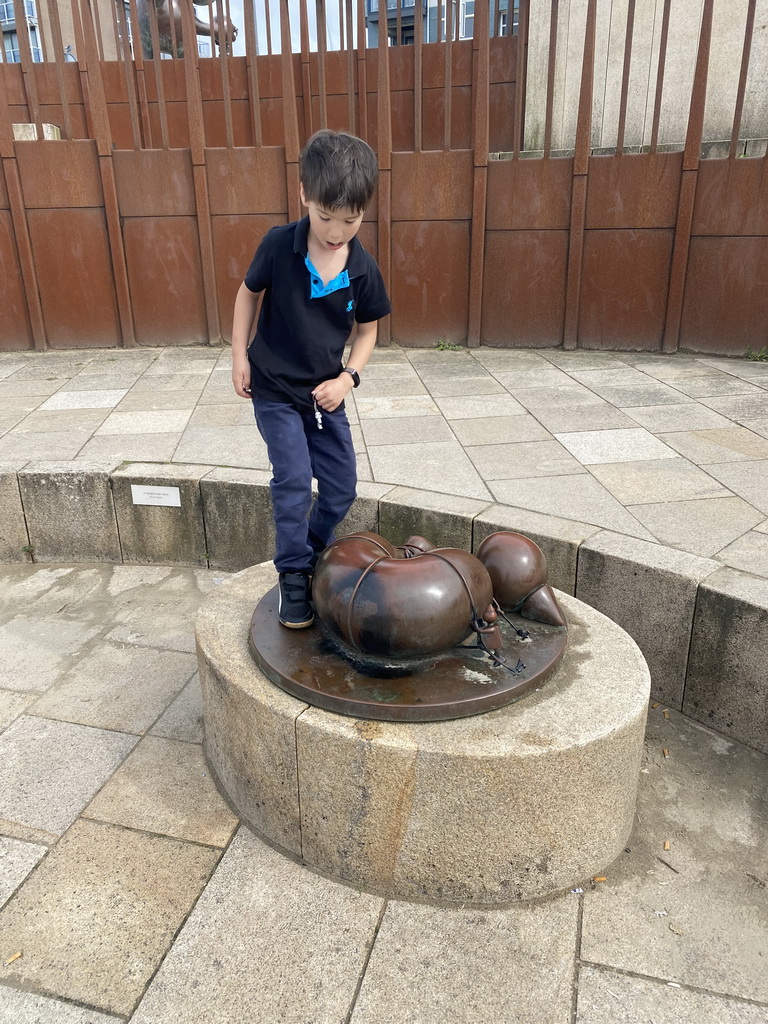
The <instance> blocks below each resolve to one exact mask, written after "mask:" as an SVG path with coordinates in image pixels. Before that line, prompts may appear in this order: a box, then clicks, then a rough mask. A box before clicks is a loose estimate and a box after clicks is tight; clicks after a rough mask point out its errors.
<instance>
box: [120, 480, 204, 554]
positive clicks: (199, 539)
mask: <svg viewBox="0 0 768 1024" xmlns="http://www.w3.org/2000/svg"><path fill="white" fill-rule="evenodd" d="M208 472H209V467H208V466H199V465H184V466H175V465H172V464H170V463H163V464H161V465H153V464H152V463H142V462H137V463H133V464H132V465H130V466H127V467H125V468H124V469H118V470H116V471H115V472H114V473H113V474H112V488H113V493H114V499H115V511H116V513H117V525H118V529H119V530H120V545H121V547H122V552H123V561H124V562H161V563H164V564H166V565H207V563H208V555H207V550H206V540H205V527H204V526H203V502H202V497H201V495H200V480H201V479H202V477H204V476H205V475H206V474H207V473H208ZM134 485H135V486H149V487H169V488H177V489H178V491H179V495H178V497H179V501H180V505H179V506H178V507H173V506H162V505H137V504H135V503H134V494H133V490H132V488H133V486H134Z"/></svg>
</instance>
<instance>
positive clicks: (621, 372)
mask: <svg viewBox="0 0 768 1024" xmlns="http://www.w3.org/2000/svg"><path fill="white" fill-rule="evenodd" d="M571 375H572V376H573V377H574V379H575V380H577V381H579V383H580V384H584V385H586V387H588V388H589V389H590V390H591V391H596V392H597V393H598V394H599V393H600V387H601V386H602V387H641V386H643V385H645V384H648V377H647V375H646V374H644V373H642V372H641V371H640V370H636V369H635V368H634V367H633V366H627V365H624V366H610V367H604V368H603V367H601V368H600V369H593V370H571Z"/></svg>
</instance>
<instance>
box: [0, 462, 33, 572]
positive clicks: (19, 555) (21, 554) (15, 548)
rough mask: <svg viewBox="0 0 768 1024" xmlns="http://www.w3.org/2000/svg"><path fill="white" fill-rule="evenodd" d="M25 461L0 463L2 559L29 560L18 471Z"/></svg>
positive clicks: (4, 560)
mask: <svg viewBox="0 0 768 1024" xmlns="http://www.w3.org/2000/svg"><path fill="white" fill-rule="evenodd" d="M23 466H24V462H23V461H22V460H19V461H18V462H4V463H2V464H0V560H1V561H3V562H28V561H29V557H30V556H29V552H28V551H26V550H25V548H27V547H28V545H29V534H28V533H27V525H26V520H25V518H24V509H23V507H22V504H21V492H20V491H19V480H18V471H19V470H20V469H21V468H22V467H23Z"/></svg>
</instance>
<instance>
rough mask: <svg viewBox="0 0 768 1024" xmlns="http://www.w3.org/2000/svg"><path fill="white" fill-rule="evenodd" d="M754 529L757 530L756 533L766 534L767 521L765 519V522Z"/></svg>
mask: <svg viewBox="0 0 768 1024" xmlns="http://www.w3.org/2000/svg"><path fill="white" fill-rule="evenodd" d="M755 529H756V530H757V531H758V532H759V533H768V519H766V520H765V521H764V522H762V523H760V524H758V525H757V526H756V527H755Z"/></svg>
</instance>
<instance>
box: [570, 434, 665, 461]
mask: <svg viewBox="0 0 768 1024" xmlns="http://www.w3.org/2000/svg"><path fill="white" fill-rule="evenodd" d="M555 437H556V438H557V440H558V441H559V442H560V444H562V445H563V446H564V447H565V448H567V449H568V451H569V452H570V453H571V454H572V455H573V456H574V457H575V458H577V459H578V460H579V462H581V463H583V464H584V465H585V466H596V465H599V464H600V463H602V462H642V461H645V460H646V459H675V458H677V452H675V451H673V450H672V449H671V448H669V447H668V446H667V445H665V444H664V443H663V441H659V439H658V438H656V437H654V436H653V434H651V433H650V432H649V431H647V430H643V429H640V428H637V429H635V430H581V431H576V432H566V433H557V434H555Z"/></svg>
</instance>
